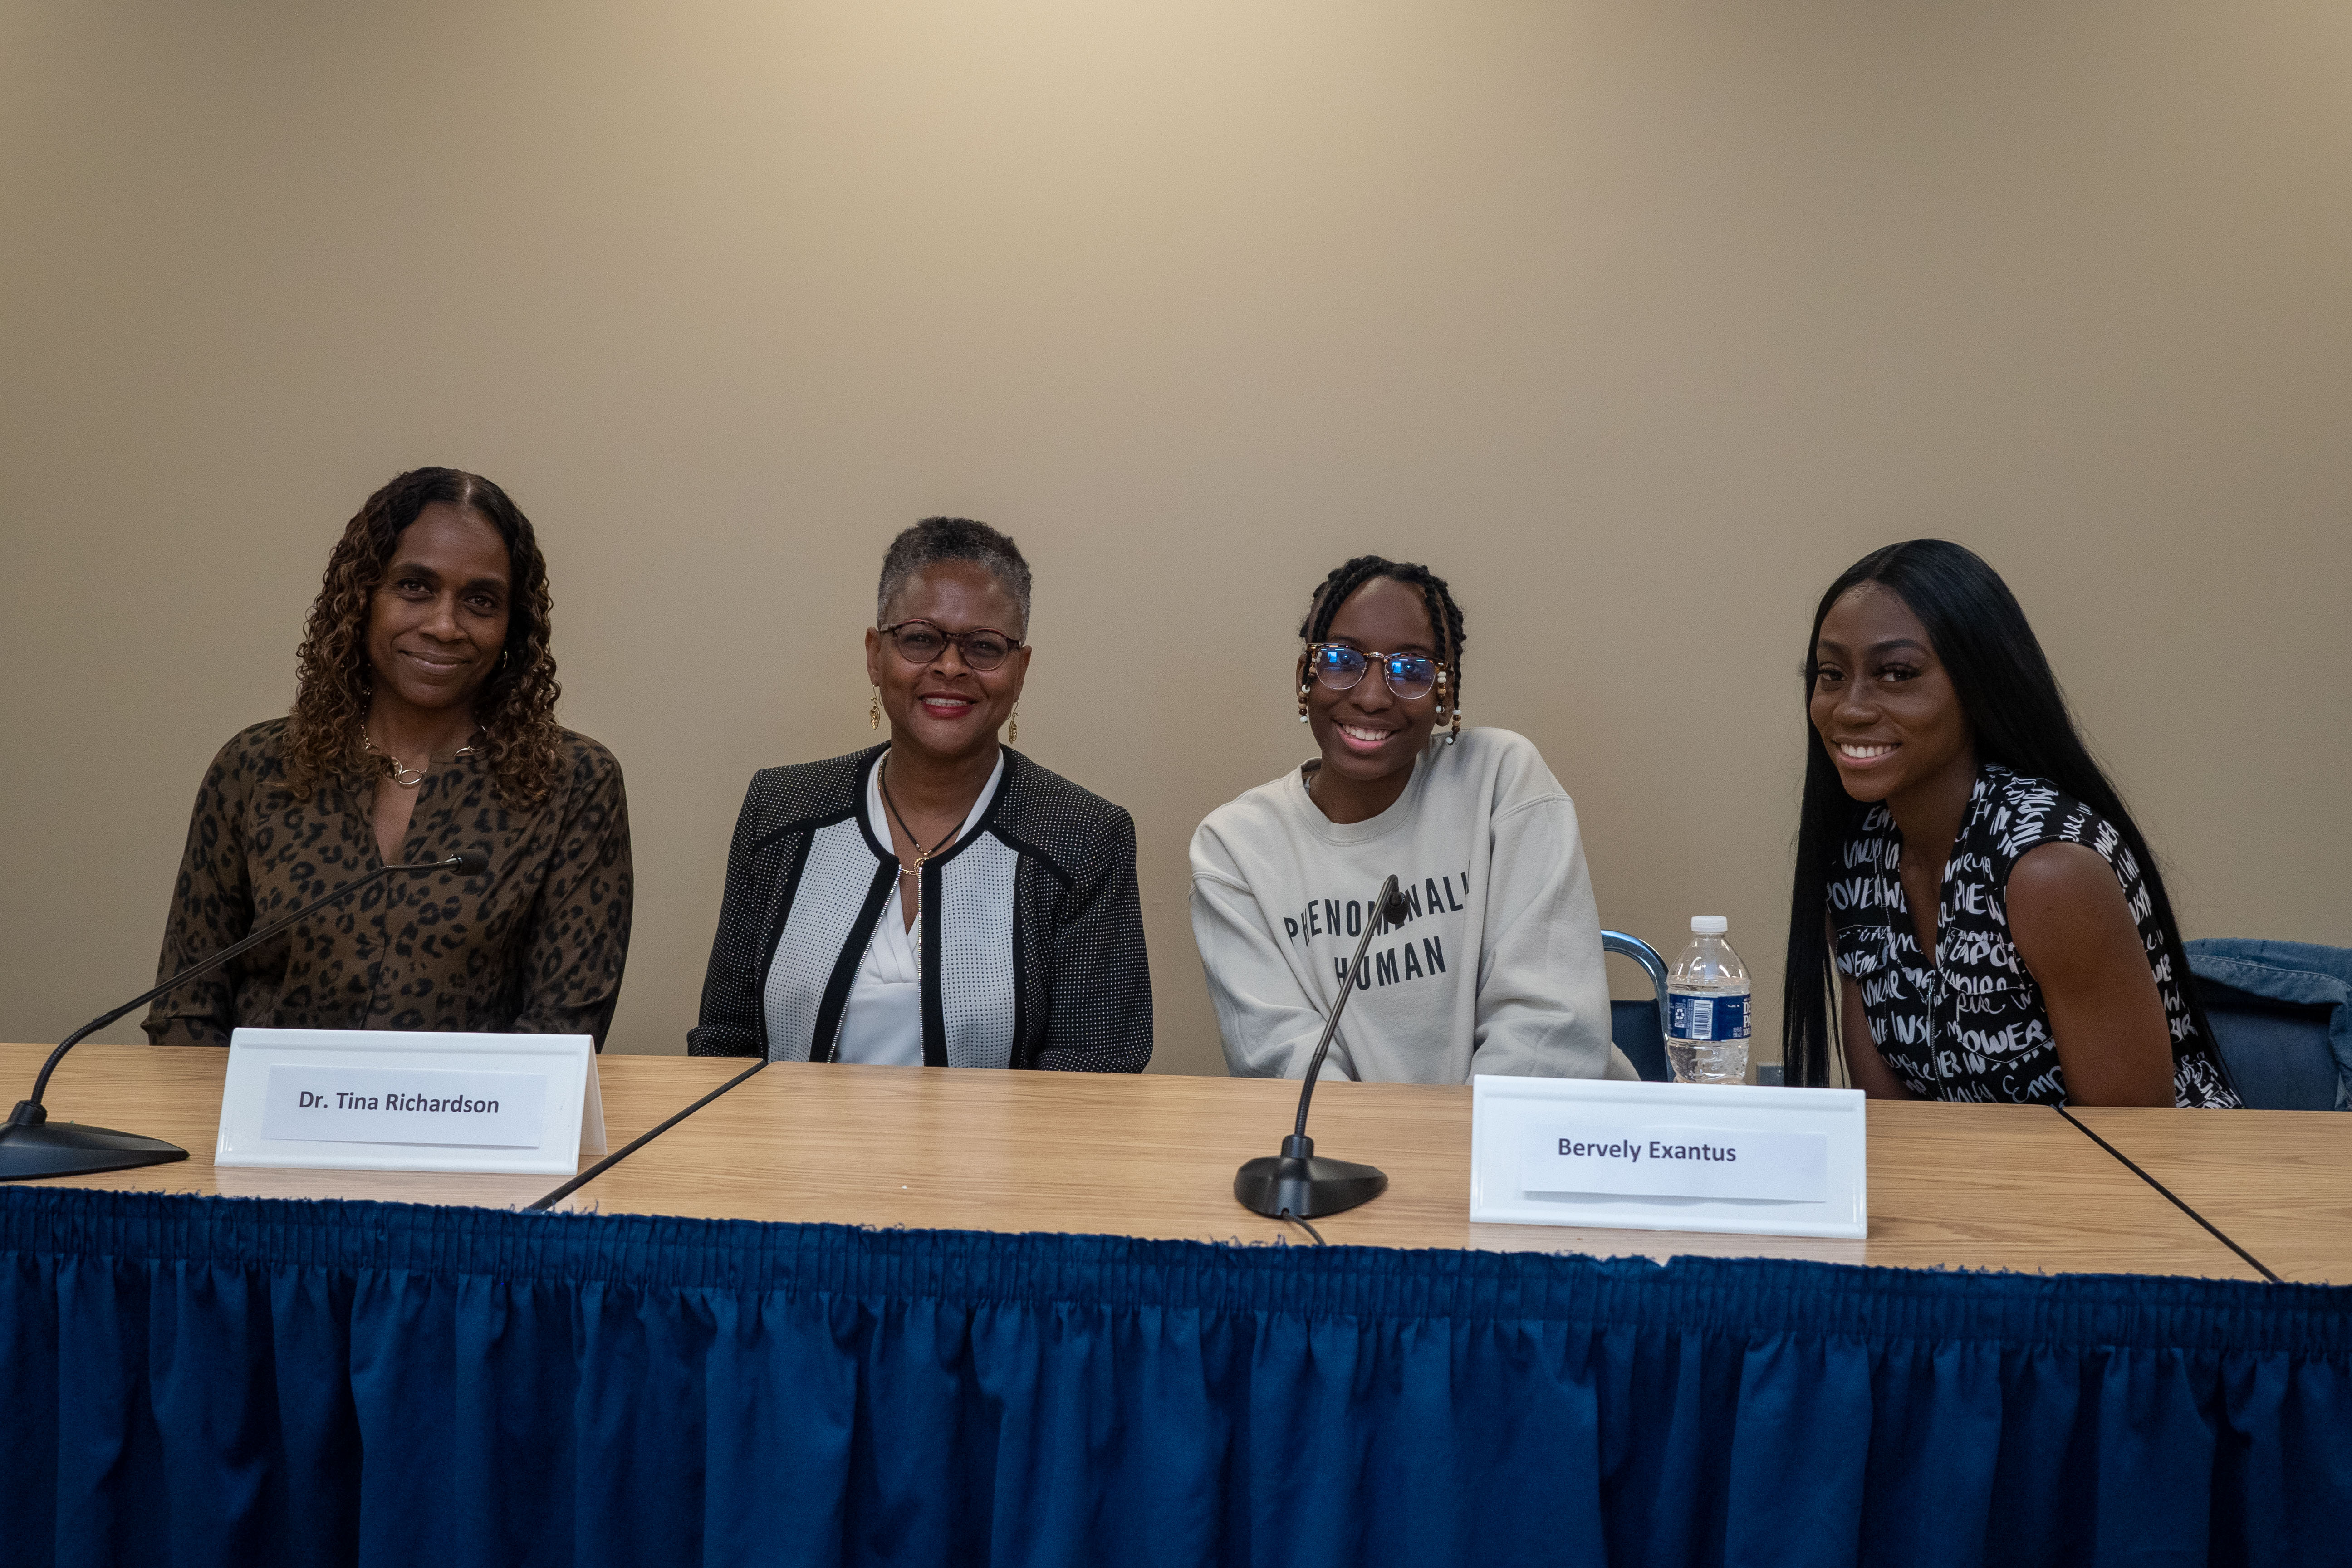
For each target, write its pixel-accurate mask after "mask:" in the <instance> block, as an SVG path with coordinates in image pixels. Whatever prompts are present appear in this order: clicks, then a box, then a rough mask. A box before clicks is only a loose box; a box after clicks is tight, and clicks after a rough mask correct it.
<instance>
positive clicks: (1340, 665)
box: [1307, 642, 1438, 702]
mask: <svg viewBox="0 0 2352 1568" xmlns="http://www.w3.org/2000/svg"><path fill="white" fill-rule="evenodd" d="M1375 664H1378V665H1379V666H1380V667H1381V679H1382V680H1384V681H1386V682H1387V683H1388V689H1389V691H1390V693H1391V695H1392V696H1394V697H1397V698H1399V699H1401V700H1403V701H1406V702H1410V701H1412V700H1413V699H1414V698H1416V697H1426V696H1428V695H1429V693H1430V689H1431V688H1433V687H1434V686H1435V685H1436V684H1437V675H1438V671H1437V661H1436V660H1435V659H1433V658H1430V657H1429V656H1428V655H1427V654H1421V653H1374V652H1372V651H1371V650H1370V649H1368V648H1355V647H1349V646H1348V645H1347V644H1345V643H1336V642H1319V643H1317V644H1315V645H1314V646H1312V647H1309V648H1308V649H1307V670H1308V672H1309V673H1310V674H1312V675H1313V676H1314V677H1315V679H1316V680H1317V681H1318V683H1319V684H1321V685H1323V686H1326V687H1328V688H1329V689H1332V690H1333V691H1347V690H1351V689H1354V687H1355V686H1356V685H1357V684H1358V683H1359V682H1360V681H1361V680H1362V679H1364V672H1365V671H1366V670H1369V669H1370V668H1372V666H1373V665H1375Z"/></svg>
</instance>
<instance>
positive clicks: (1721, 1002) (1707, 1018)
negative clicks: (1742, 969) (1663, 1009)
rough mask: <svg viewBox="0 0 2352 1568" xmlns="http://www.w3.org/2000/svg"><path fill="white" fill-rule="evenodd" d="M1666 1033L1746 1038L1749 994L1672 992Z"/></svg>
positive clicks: (1680, 1037)
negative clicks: (1719, 994) (1686, 993)
mask: <svg viewBox="0 0 2352 1568" xmlns="http://www.w3.org/2000/svg"><path fill="white" fill-rule="evenodd" d="M1666 1001H1667V1013H1668V1023H1667V1027H1666V1033H1667V1034H1669V1035H1671V1036H1673V1037H1675V1039H1677V1040H1744V1039H1746V1038H1747V1037H1748V998H1747V997H1745V996H1669V997H1667V998H1666Z"/></svg>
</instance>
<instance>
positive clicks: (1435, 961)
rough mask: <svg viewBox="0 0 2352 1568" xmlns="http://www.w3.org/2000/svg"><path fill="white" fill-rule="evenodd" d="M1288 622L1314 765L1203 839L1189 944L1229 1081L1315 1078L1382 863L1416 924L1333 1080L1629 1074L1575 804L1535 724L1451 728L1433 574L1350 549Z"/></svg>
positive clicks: (1353, 1026) (1237, 810)
mask: <svg viewBox="0 0 2352 1568" xmlns="http://www.w3.org/2000/svg"><path fill="white" fill-rule="evenodd" d="M1299 635H1300V636H1301V637H1303V638H1304V639H1305V640H1306V643H1307V646H1306V647H1305V648H1304V649H1302V650H1301V652H1300V654H1299V658H1298V667H1297V682H1298V716H1299V718H1300V720H1301V721H1304V722H1306V723H1307V725H1309V726H1310V727H1311V729H1312V731H1313V732H1314V736H1315V740H1316V743H1317V745H1318V748H1319V749H1320V752H1321V755H1320V756H1319V757H1318V758H1314V759H1311V760H1309V761H1308V762H1307V763H1305V764H1304V765H1302V766H1301V767H1299V768H1297V770H1295V771H1293V772H1289V773H1285V774H1283V776H1282V777H1280V778H1277V779H1276V780H1274V781H1273V782H1272V783H1270V784H1261V785H1260V786H1258V787H1257V788H1256V789H1254V790H1251V791H1250V792H1249V793H1248V794H1246V795H1243V796H1242V797H1241V798H1240V799H1238V800H1235V801H1232V802H1229V803H1228V804H1226V805H1222V806H1219V807H1218V808H1217V809H1216V810H1215V811H1214V812H1212V813H1211V814H1210V816H1209V818H1208V820H1207V821H1205V822H1203V823H1202V824H1201V826H1200V828H1199V830H1198V831H1197V832H1195V833H1194V834H1193V836H1192V933H1193V937H1194V940H1195V941H1196V942H1198V943H1199V945H1200V949H1201V961H1202V964H1203V965H1204V966H1205V967H1206V969H1207V971H1208V977H1209V991H1210V994H1211V995H1212V996H1213V998H1214V999H1215V1002H1216V1006H1217V1024H1218V1027H1219V1029H1220V1030H1221V1031H1222V1033H1223V1037H1224V1047H1225V1060H1226V1062H1227V1064H1228V1065H1229V1066H1230V1067H1231V1068H1232V1069H1233V1071H1234V1072H1235V1073H1237V1074H1244V1075H1248V1076H1253V1077H1269V1078H1270V1077H1287V1078H1296V1077H1297V1076H1299V1075H1300V1074H1302V1073H1304V1072H1305V1071H1306V1068H1307V1058H1308V1057H1309V1056H1311V1055H1312V1054H1313V1052H1314V1049H1315V1043H1316V1040H1317V1039H1318V1037H1320V1035H1321V1033H1322V1029H1323V1025H1324V1021H1325V1019H1326V1018H1328V1016H1329V1010H1330V1008H1331V1006H1332V1005H1333V1004H1334V1003H1335V1002H1336V1001H1337V1000H1338V999H1339V987H1340V985H1341V984H1342V982H1343V981H1344V979H1345V977H1346V974H1347V964H1348V960H1349V957H1350V956H1351V955H1352V954H1353V953H1354V952H1355V950H1356V943H1357V942H1358V940H1359V939H1360V937H1361V936H1362V934H1363V929H1364V925H1363V922H1364V921H1366V920H1368V919H1370V915H1371V906H1372V897H1373V895H1374V894H1375V893H1376V892H1377V891H1378V889H1379V888H1380V886H1381V882H1382V881H1383V880H1384V879H1386V878H1387V877H1389V876H1390V875H1391V874H1393V875H1394V876H1395V877H1396V878H1397V880H1398V884H1399V886H1400V887H1401V888H1402V890H1403V893H1404V897H1405V903H1406V909H1407V910H1408V914H1407V917H1406V919H1405V921H1404V923H1403V925H1402V928H1400V929H1398V930H1396V931H1390V932H1384V933H1383V934H1381V935H1380V936H1377V937H1375V938H1373V939H1372V946H1371V949H1370V952H1367V953H1366V954H1365V958H1364V964H1363V969H1362V972H1361V973H1359V974H1358V975H1357V977H1356V984H1357V993H1358V994H1356V996H1355V997H1354V998H1353V999H1352V1000H1351V1001H1350V1002H1349V1004H1348V1011H1347V1015H1346V1016H1345V1018H1344V1019H1343V1020H1342V1022H1341V1024H1340V1026H1339V1037H1338V1038H1336V1039H1335V1040H1334V1041H1333V1043H1332V1047H1331V1055H1330V1058H1329V1059H1328V1061H1326V1062H1325V1064H1324V1071H1325V1073H1326V1074H1327V1075H1334V1074H1336V1075H1337V1076H1340V1077H1345V1078H1353V1079H1390V1080H1400V1081H1406V1082H1413V1083H1464V1082H1466V1081H1468V1079H1470V1077H1471V1076H1472V1075H1473V1074H1475V1073H1488V1074H1507V1075H1515V1076H1521V1077H1550V1078H1599V1077H1611V1078H1625V1079H1630V1078H1633V1077H1634V1076H1635V1074H1634V1072H1633V1068H1632V1066H1631V1065H1630V1064H1629V1063H1627V1062H1626V1060H1625V1058H1623V1056H1622V1054H1620V1053H1619V1052H1618V1051H1617V1050H1616V1048H1615V1047H1612V1045H1611V1044H1610V1041H1609V987H1608V983H1607V980H1606V979H1605V977H1604V976H1603V973H1602V970H1601V921H1600V916H1599V914H1598V912H1597V911H1596V910H1595V909H1594V907H1593V900H1592V881H1591V875H1590V874H1589V873H1588V871H1587V870H1586V868H1585V863H1584V849H1583V846H1582V844H1581V842H1580V840H1579V838H1578V837H1577V828H1576V807H1575V805H1573V803H1571V802H1570V800H1569V798H1568V795H1567V792H1565V791H1564V790H1562V789H1561V788H1560V787H1559V781H1558V780H1557V779H1555V778H1553V777H1552V775H1551V771H1550V770H1549V768H1547V767H1546V766H1545V765H1544V761H1543V757H1542V755H1541V754H1540V753H1539V752H1537V750H1536V748H1535V746H1534V744H1533V743H1532V742H1529V741H1528V740H1527V739H1526V738H1525V737H1524V736H1520V735H1516V734H1513V733H1511V732H1510V731H1507V730H1489V729H1479V730H1468V731H1465V730H1464V729H1463V728H1462V716H1461V690H1462V643H1463V630H1462V612H1461V610H1460V609H1459V608H1458V607H1457V606H1456V605H1454V596H1453V595H1452V594H1451V593H1449V592H1448V591H1447V589H1446V586H1445V583H1444V579H1443V578H1440V577H1437V576H1435V575H1434V574H1432V573H1431V572H1430V571H1429V569H1428V568H1427V567H1425V566H1418V565H1412V564H1409V563H1400V562H1393V561H1388V560H1385V559H1383V558H1381V557H1380V556H1377V555H1364V556H1359V557H1357V558H1356V559H1355V560H1352V561H1350V562H1349V563H1347V564H1346V565H1344V566H1341V567H1339V569H1338V570H1337V571H1335V572H1333V573H1332V574H1330V575H1329V576H1328V577H1327V578H1326V579H1325V580H1324V583H1323V585H1322V586H1321V587H1320V588H1319V589H1318V590H1317V591H1316V595H1315V597H1314V600H1313V602H1312V604H1311V605H1310V607H1309V609H1308V612H1307V621H1306V624H1305V625H1303V626H1301V627H1300V628H1299ZM1441 726H1442V727H1443V731H1444V732H1443V733H1442V734H1441V733H1438V731H1439V730H1440V728H1441Z"/></svg>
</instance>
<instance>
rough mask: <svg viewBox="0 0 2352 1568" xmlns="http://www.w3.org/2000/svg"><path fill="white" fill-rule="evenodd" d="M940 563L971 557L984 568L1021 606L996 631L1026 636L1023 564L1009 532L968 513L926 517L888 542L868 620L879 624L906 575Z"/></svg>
mask: <svg viewBox="0 0 2352 1568" xmlns="http://www.w3.org/2000/svg"><path fill="white" fill-rule="evenodd" d="M942 561H971V562H974V563H978V564H980V565H982V566H984V567H986V568H987V569H988V571H989V572H990V573H991V574H992V575H993V576H994V577H995V578H996V580H997V581H998V582H999V583H1002V584H1004V591H1005V592H1006V593H1008V594H1010V595H1013V603H1014V604H1015V605H1019V606H1020V608H1021V624H1020V625H1019V626H999V627H998V628H997V629H998V630H999V631H1010V632H1013V633H1015V634H1017V635H1018V636H1020V637H1027V636H1028V635H1029V563H1028V562H1026V561H1024V560H1023V559H1022V556H1021V547H1020V546H1019V545H1017V544H1015V543H1013V541H1012V539H1011V537H1010V536H1008V535H1006V534H1003V533H999V532H998V531H996V530H994V529H992V528H991V527H989V526H988V524H986V523H984V522H975V521H972V520H971V518H968V517H927V518H925V519H923V521H920V522H919V523H917V524H915V526H914V527H912V528H909V529H907V530H905V531H902V532H901V533H900V534H899V535H898V538H896V539H894V540H892V541H891V542H890V549H889V552H888V553H887V554H885V555H884V556H883V557H882V584H881V586H880V587H879V588H878V589H877V590H876V592H875V595H874V624H875V625H876V626H880V625H881V624H882V623H883V620H884V618H885V617H886V616H888V615H889V613H890V601H891V600H893V599H895V598H897V597H898V592H899V590H900V589H902V588H904V587H906V585H907V583H908V579H910V578H912V577H913V576H914V575H915V574H916V573H918V572H920V571H922V570H923V569H924V568H925V567H929V566H936V565H938V564H939V563H940V562H942Z"/></svg>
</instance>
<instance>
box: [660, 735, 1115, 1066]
mask: <svg viewBox="0 0 2352 1568" xmlns="http://www.w3.org/2000/svg"><path fill="white" fill-rule="evenodd" d="M886 750H887V748H886V747H881V746H877V747H875V748H873V749H872V750H870V751H866V752H853V753H851V754H850V755H848V756H845V757H832V758H828V759H827V760H825V761H824V762H821V763H799V764H796V765H794V766H792V767H782V768H763V769H761V771H760V772H759V773H755V774H753V775H752V778H751V793H750V794H749V795H746V796H745V797H744V800H743V811H742V815H741V816H740V817H739V818H738V819H737V821H736V824H735V840H734V844H733V846H732V847H731V848H730V850H729V851H728V856H727V888H726V892H725V895H724V897H723V899H722V901H721V902H720V904H719V934H718V937H717V939H716V940H715V941H713V942H712V943H711V946H710V969H709V974H708V975H707V977H706V978H705V979H704V981H703V985H702V1016H701V1020H700V1021H699V1022H698V1024H696V1026H694V1027H693V1028H692V1029H690V1030H688V1032H687V1037H686V1038H687V1049H688V1052H689V1054H691V1055H694V1056H713V1057H730V1056H731V1057H758V1056H764V1057H767V1058H770V1059H771V1060H775V1061H827V1060H830V1059H832V1057H833V1052H834V1047H835V1042H836V1041H837V1040H838V1038H839V1037H840V1033H841V1020H842V1014H843V1012H844V1010H845V1006H846V1005H847V1002H848V999H849V988H850V984H851V982H852V981H853V980H855V979H856V973H857V966H858V963H859V961H860V960H861V959H862V958H863V957H864V956H865V952H866V944H867V942H870V941H871V940H872V939H873V935H874V927H875V924H876V922H877V921H878V920H880V918H881V915H882V910H883V907H884V906H885V905H886V904H887V902H888V901H889V897H890V891H891V888H892V885H893V883H894V882H895V880H896V879H897V878H898V858H897V857H896V856H895V855H894V854H892V852H891V850H890V847H889V846H888V845H887V844H879V843H877V842H876V841H875V838H874V835H873V832H872V830H871V829H870V827H869V826H867V824H866V814H865V812H864V811H863V810H862V809H860V808H861V806H862V805H863V803H864V801H865V798H866V774H867V773H868V771H869V770H871V769H872V768H873V767H874V765H875V763H877V762H878V761H879V760H880V758H881V756H882V754H883V752H885V751H886ZM1004 758H1005V767H1004V778H1003V783H1002V784H1000V785H999V786H998V788H997V791H996V795H995V798H994V799H992V801H990V803H989V805H988V806H987V809H986V810H985V811H984V812H983V813H982V816H981V819H980V821H979V823H978V825H977V826H974V827H973V829H972V830H971V832H970V833H969V834H966V835H965V836H964V837H962V838H961V839H959V840H958V841H957V842H956V843H955V844H953V845H951V846H950V847H948V848H947V849H946V850H944V851H942V852H941V853H940V854H938V855H936V856H933V857H932V858H930V859H929V860H928V861H927V862H925V863H924V866H923V889H922V913H921V915H920V917H919V921H920V928H921V929H920V939H921V940H920V942H919V951H920V953H921V964H922V973H923V1060H924V1062H925V1064H926V1065H929V1066H932V1067H978V1068H1060V1069H1065V1070H1072V1071H1080V1072H1140V1071H1142V1070H1143V1068H1144V1065H1145V1064H1146V1063H1147V1062H1149V1061H1150V1059H1151V972H1150V963H1149V962H1148V961H1147V959H1146V957H1145V954H1144V948H1143V912H1142V907H1141V904H1140V901H1139V899H1138V896H1137V892H1136V881H1135V822H1134V819H1133V818H1131V817H1129V816H1128V814H1127V813H1126V812H1125V811H1123V810H1121V809H1120V808H1119V807H1118V806H1116V805H1111V804H1110V803H1109V802H1108V801H1106V800H1103V799H1102V798H1100V797H1099V796H1097V795H1090V794H1088V793H1087V791H1085V790H1083V789H1080V788H1079V787H1078V786H1077V785H1076V784H1072V783H1070V782H1069V781H1068V780H1067V779H1065V778H1063V777H1061V776H1060V775H1059V774H1056V773H1048V772H1047V771H1046V770H1045V769H1044V768H1041V767H1039V766H1038V765H1037V764H1036V763H1033V762H1031V761H1030V760H1029V759H1028V758H1026V757H1024V756H1023V755H1022V754H1021V753H1020V752H1015V751H1012V750H1010V749H1009V748H1008V749H1007V750H1006V752H1005V753H1004Z"/></svg>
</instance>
